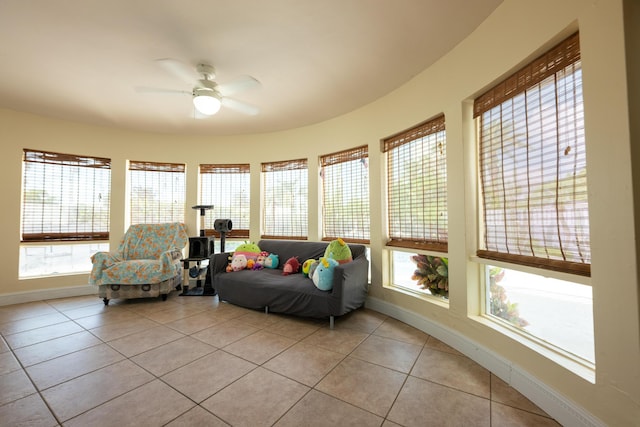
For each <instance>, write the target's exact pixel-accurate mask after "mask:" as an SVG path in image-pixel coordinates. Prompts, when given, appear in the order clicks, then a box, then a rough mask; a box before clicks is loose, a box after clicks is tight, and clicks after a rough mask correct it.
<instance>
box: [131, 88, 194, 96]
mask: <svg viewBox="0 0 640 427" xmlns="http://www.w3.org/2000/svg"><path fill="white" fill-rule="evenodd" d="M135 90H136V92H138V93H171V94H178V95H191V92H190V91H186V90H177V89H163V88H159V87H147V86H136V88H135Z"/></svg>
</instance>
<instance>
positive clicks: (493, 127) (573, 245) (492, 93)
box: [474, 33, 591, 276]
mask: <svg viewBox="0 0 640 427" xmlns="http://www.w3.org/2000/svg"><path fill="white" fill-rule="evenodd" d="M474 111H475V114H476V117H478V120H479V142H480V147H479V162H480V181H481V191H482V202H483V223H484V239H483V241H484V247H483V248H481V249H480V250H478V253H477V254H478V256H479V257H482V258H487V259H492V260H499V261H505V262H511V263H515V264H522V265H528V266H533V267H538V268H544V269H549V270H557V271H562V272H566V273H572V274H579V275H587V276H588V275H590V264H591V250H590V238H589V213H588V200H587V163H586V154H585V153H586V147H585V136H584V111H583V100H582V67H581V61H580V49H579V36H578V33H576V34H574V35H572V36H571V37H569V38H568V39H566V40H564V41H563V42H562V43H560V44H558V45H557V46H555V47H554V48H552V49H551V50H549V51H548V52H547V53H545V54H544V55H542V56H541V57H539V58H537V59H536V60H534V61H532V62H531V63H530V64H528V65H527V66H525V67H524V68H522V69H521V70H519V71H518V72H516V73H515V74H514V75H512V76H510V77H508V78H507V79H505V80H504V81H503V82H501V83H499V84H498V85H497V86H496V87H494V88H492V89H491V90H489V91H488V92H487V93H485V94H483V95H482V96H480V97H479V98H478V99H476V101H475V103H474Z"/></svg>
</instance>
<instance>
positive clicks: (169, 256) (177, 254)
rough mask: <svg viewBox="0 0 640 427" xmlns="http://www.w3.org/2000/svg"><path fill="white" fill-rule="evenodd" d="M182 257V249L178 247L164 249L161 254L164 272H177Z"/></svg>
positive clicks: (162, 270) (161, 264)
mask: <svg viewBox="0 0 640 427" xmlns="http://www.w3.org/2000/svg"><path fill="white" fill-rule="evenodd" d="M181 258H182V251H181V250H180V249H177V248H173V249H169V250H168V251H164V252H163V253H162V254H160V266H161V267H160V268H161V272H162V274H163V275H164V274H175V272H176V270H177V269H179V268H180V265H179V263H178V262H177V261H178V260H180V259H181ZM176 266H177V267H176Z"/></svg>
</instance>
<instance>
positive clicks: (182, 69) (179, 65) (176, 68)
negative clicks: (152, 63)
mask: <svg viewBox="0 0 640 427" xmlns="http://www.w3.org/2000/svg"><path fill="white" fill-rule="evenodd" d="M156 62H157V63H158V65H160V66H161V67H162V68H163V69H164V70H165V71H167V72H168V73H169V74H171V75H173V76H174V77H177V78H179V79H180V80H182V81H183V82H185V83H187V84H188V85H192V84H193V82H194V81H196V80H198V78H200V76H199V75H198V73H196V70H195V68H192V67H191V66H189V65H187V64H185V63H183V62H180V61H178V60H177V59H172V58H162V59H156Z"/></svg>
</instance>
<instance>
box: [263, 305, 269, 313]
mask: <svg viewBox="0 0 640 427" xmlns="http://www.w3.org/2000/svg"><path fill="white" fill-rule="evenodd" d="M264 314H269V306H268V305H265V306H264Z"/></svg>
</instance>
